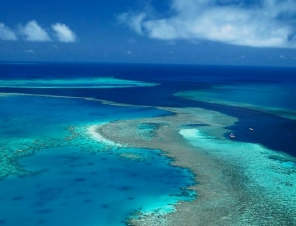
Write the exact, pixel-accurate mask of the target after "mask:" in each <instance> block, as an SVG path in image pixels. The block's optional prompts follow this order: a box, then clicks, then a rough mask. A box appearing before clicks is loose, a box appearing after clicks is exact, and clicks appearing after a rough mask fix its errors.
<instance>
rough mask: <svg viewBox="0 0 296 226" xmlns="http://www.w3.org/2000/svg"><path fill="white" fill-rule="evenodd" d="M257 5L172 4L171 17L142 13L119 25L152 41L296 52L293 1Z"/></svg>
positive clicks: (197, 0) (193, 0)
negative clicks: (220, 43) (211, 43)
mask: <svg viewBox="0 0 296 226" xmlns="http://www.w3.org/2000/svg"><path fill="white" fill-rule="evenodd" d="M248 2H250V1H248ZM258 2H259V3H256V2H255V1H253V3H252V4H250V3H246V1H244V0H227V1H226V0H216V1H208V0H171V9H172V11H173V16H171V17H167V18H157V19H155V16H154V15H151V14H149V15H147V14H145V13H144V12H143V13H138V14H134V13H123V14H121V15H120V16H119V21H120V22H122V23H124V24H126V25H127V26H128V27H129V28H130V29H132V30H133V31H135V32H136V33H138V34H140V35H145V36H148V37H150V38H154V39H161V40H177V39H185V40H190V41H194V40H210V41H217V42H222V43H227V44H233V45H243V46H252V47H285V48H296V18H295V15H296V4H295V0H285V1H280V0H262V1H258Z"/></svg>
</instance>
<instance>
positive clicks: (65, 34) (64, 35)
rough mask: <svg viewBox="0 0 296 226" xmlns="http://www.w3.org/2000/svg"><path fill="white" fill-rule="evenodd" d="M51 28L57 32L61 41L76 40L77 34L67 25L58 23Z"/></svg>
mask: <svg viewBox="0 0 296 226" xmlns="http://www.w3.org/2000/svg"><path fill="white" fill-rule="evenodd" d="M51 28H52V29H53V30H54V31H55V32H56V36H57V38H58V40H59V41H60V42H76V39H77V38H76V34H75V33H74V32H73V31H71V29H70V28H69V27H68V26H67V25H65V24H61V23H56V24H53V25H52V26H51Z"/></svg>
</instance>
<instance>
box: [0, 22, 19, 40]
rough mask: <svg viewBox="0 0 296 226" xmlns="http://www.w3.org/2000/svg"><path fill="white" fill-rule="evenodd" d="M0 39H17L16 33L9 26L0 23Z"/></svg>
mask: <svg viewBox="0 0 296 226" xmlns="http://www.w3.org/2000/svg"><path fill="white" fill-rule="evenodd" d="M0 39H1V40H9V41H15V40H17V37H16V34H15V33H14V31H12V30H11V29H10V28H9V27H6V26H5V25H4V24H2V23H0Z"/></svg>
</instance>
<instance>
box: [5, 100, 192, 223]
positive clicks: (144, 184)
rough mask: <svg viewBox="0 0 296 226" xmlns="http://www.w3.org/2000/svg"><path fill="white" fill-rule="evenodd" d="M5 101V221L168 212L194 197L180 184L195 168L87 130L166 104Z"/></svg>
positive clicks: (113, 219) (112, 219) (97, 219)
mask: <svg viewBox="0 0 296 226" xmlns="http://www.w3.org/2000/svg"><path fill="white" fill-rule="evenodd" d="M0 101H1V106H5V108H2V109H1V113H0V114H1V124H2V125H3V129H2V131H1V132H0V133H1V139H0V143H1V150H0V155H1V168H0V171H1V176H2V180H1V181H0V185H1V186H0V194H1V195H0V200H1V202H0V209H1V216H0V223H1V224H3V225H10V226H14V225H68V224H69V225H73V226H74V225H122V224H124V221H125V220H126V218H128V217H131V216H132V215H133V214H134V213H135V212H136V211H138V212H139V211H141V212H144V213H146V214H150V213H156V212H157V213H159V214H161V213H166V212H169V211H173V210H174V208H173V206H172V204H175V203H176V202H177V201H178V200H192V199H193V198H194V197H195V195H194V194H193V193H192V194H191V193H190V192H189V191H186V190H183V189H182V188H183V187H188V186H189V185H192V184H193V183H194V181H193V175H192V174H191V173H190V172H189V171H188V170H185V169H182V168H179V167H173V166H171V165H170V161H171V160H170V159H168V158H166V157H164V156H161V155H160V154H161V152H160V151H153V150H143V149H125V148H120V149H118V148H117V147H112V146H108V145H107V144H104V143H99V142H98V140H96V139H95V138H94V137H92V135H91V134H89V133H88V129H89V127H90V126H91V125H93V124H102V123H106V122H108V121H111V120H116V119H124V118H125V119H127V118H137V117H153V116H161V115H162V116H164V115H167V114H168V113H167V112H165V111H161V110H157V109H153V108H141V107H123V106H110V105H104V104H101V103H99V102H97V101H88V100H83V99H71V98H53V97H38V96H17V95H16V96H3V97H1V99H0ZM114 132H116V131H114ZM155 211H156V212H155ZM16 216H17V217H16Z"/></svg>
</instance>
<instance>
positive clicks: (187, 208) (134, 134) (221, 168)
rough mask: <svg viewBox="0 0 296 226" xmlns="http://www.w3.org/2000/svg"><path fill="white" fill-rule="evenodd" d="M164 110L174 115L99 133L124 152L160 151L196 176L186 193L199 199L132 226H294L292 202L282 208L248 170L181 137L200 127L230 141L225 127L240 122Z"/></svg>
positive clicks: (103, 128)
mask: <svg viewBox="0 0 296 226" xmlns="http://www.w3.org/2000/svg"><path fill="white" fill-rule="evenodd" d="M160 109H162V110H166V111H170V112H173V113H175V115H173V116H165V117H158V118H144V119H135V120H122V121H116V122H111V123H108V124H105V125H103V126H100V127H98V129H97V130H96V132H97V133H99V134H100V135H101V136H102V137H104V138H105V139H108V140H111V141H113V142H115V143H120V144H122V145H124V146H125V147H133V148H146V149H154V150H155V149H158V150H162V151H163V154H164V155H166V156H167V157H170V158H172V159H174V161H173V162H172V164H173V165H176V166H180V167H184V168H188V169H190V170H191V171H192V172H193V173H194V175H195V180H196V182H197V183H196V185H194V186H192V187H189V188H187V189H190V190H194V191H196V192H197V198H196V199H195V200H194V201H191V202H179V203H177V204H176V206H175V208H176V211H174V212H171V213H169V214H166V215H159V214H157V213H155V214H150V215H143V214H142V215H141V214H139V216H138V217H136V218H130V220H129V221H128V225H153V226H154V225H170V226H171V225H172V226H173V225H178V226H179V225H190V226H191V225H192V226H193V225H225V226H226V225H296V214H295V212H294V211H293V208H292V209H291V208H289V204H290V203H289V200H288V201H287V200H286V201H285V202H284V203H281V202H278V201H277V200H275V199H272V198H270V196H268V195H266V190H264V189H263V188H261V187H260V185H258V184H256V183H253V181H251V180H252V179H250V178H252V177H248V176H247V175H246V172H245V169H244V167H240V166H239V164H236V163H235V162H231V161H225V160H224V159H223V158H219V156H217V155H213V154H211V153H209V152H207V151H206V150H203V149H202V148H197V147H194V146H192V145H190V143H189V142H188V141H187V140H186V139H184V137H183V136H182V135H180V130H181V129H184V128H192V127H194V126H198V127H199V128H202V129H203V131H204V132H206V133H207V134H208V135H209V136H213V137H216V138H218V139H221V140H226V139H227V140H228V138H225V137H224V136H223V134H225V133H226V132H229V131H227V130H226V129H224V128H225V127H227V126H229V125H232V124H233V123H235V122H236V121H237V119H236V118H233V117H230V116H226V115H223V114H221V113H218V112H215V111H209V110H204V109H200V108H160ZM141 125H154V128H155V129H154V130H153V131H152V130H148V132H147V131H145V130H141V129H139V128H141ZM230 142H231V141H230ZM249 164H251V163H249ZM271 186H273V184H272V183H271ZM292 186H294V185H292ZM292 189H295V188H292ZM291 202H293V201H291ZM293 204H294V203H293Z"/></svg>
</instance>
